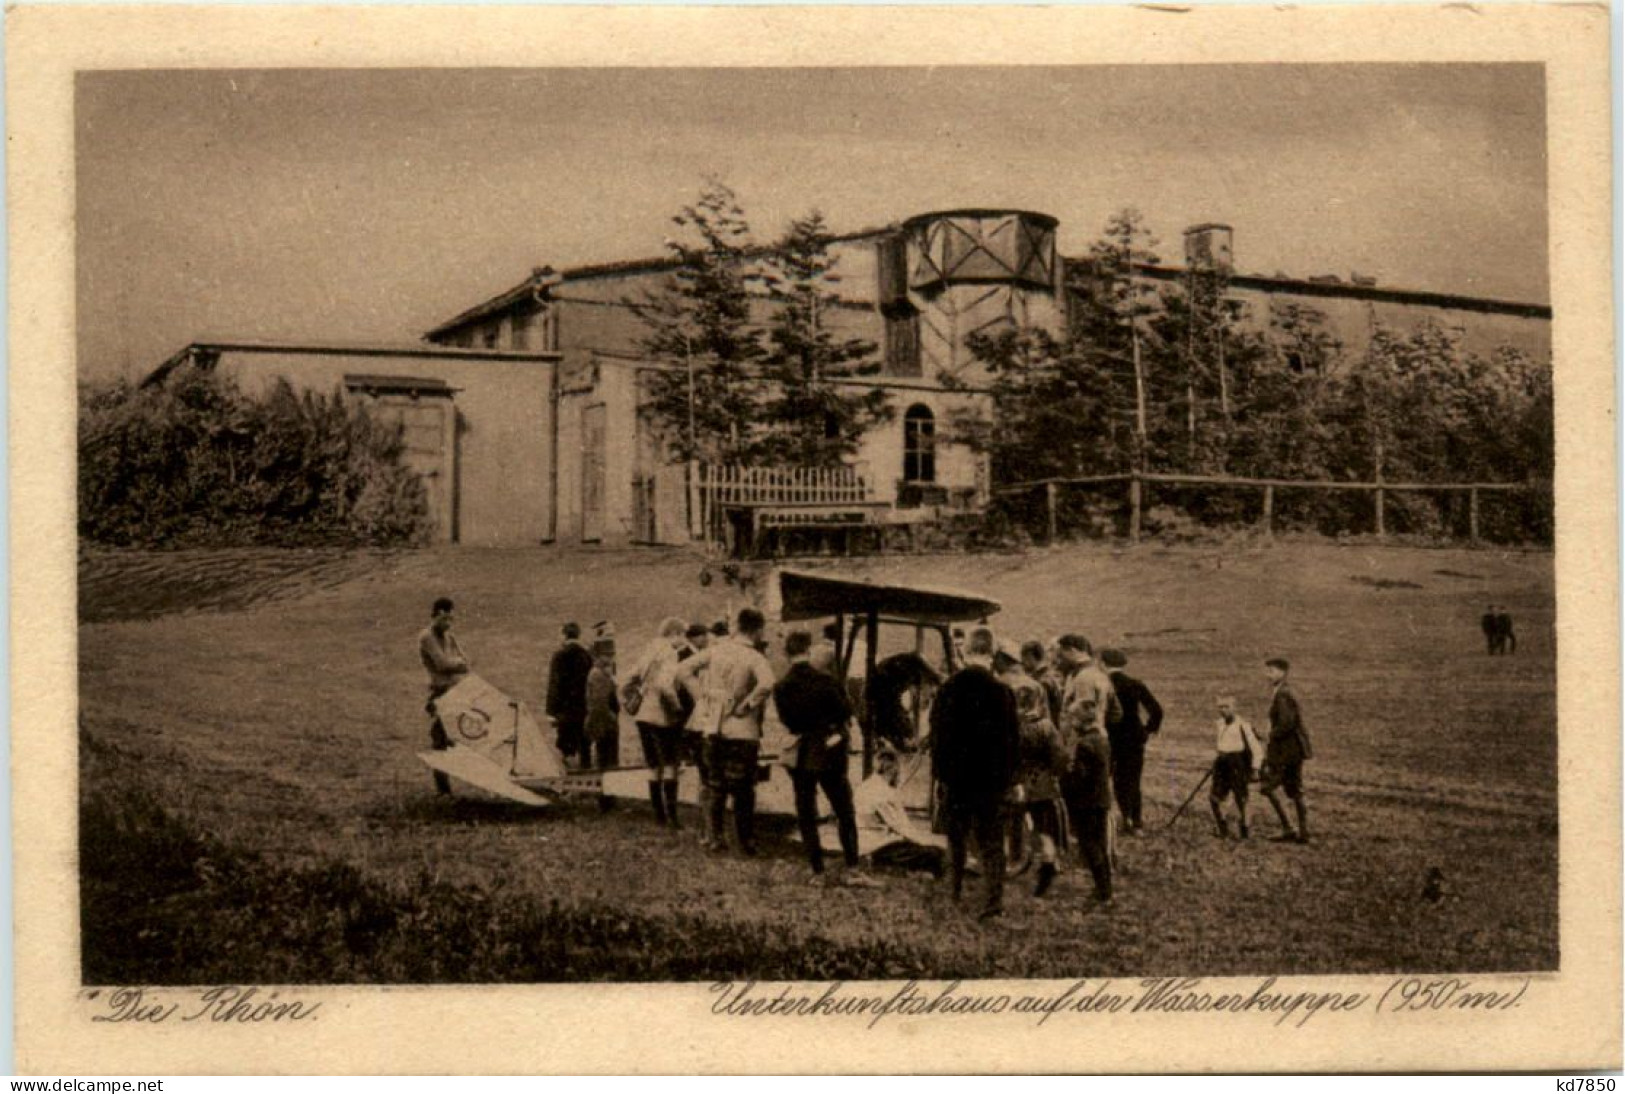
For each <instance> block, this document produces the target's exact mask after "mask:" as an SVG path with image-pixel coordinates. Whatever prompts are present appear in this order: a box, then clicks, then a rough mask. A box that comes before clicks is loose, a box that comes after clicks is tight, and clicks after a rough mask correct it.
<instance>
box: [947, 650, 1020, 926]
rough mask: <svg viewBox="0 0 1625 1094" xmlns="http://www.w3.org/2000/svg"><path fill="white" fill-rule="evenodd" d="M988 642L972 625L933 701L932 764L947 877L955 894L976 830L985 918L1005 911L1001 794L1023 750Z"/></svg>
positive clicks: (1007, 691) (1013, 705)
mask: <svg viewBox="0 0 1625 1094" xmlns="http://www.w3.org/2000/svg"><path fill="white" fill-rule="evenodd" d="M993 650H994V642H993V632H992V631H990V630H988V629H987V628H986V627H976V628H974V629H973V630H972V631H971V632H970V635H969V636H968V637H967V638H966V641H965V666H964V667H963V668H961V669H959V670H958V671H957V672H955V673H954V674H953V675H952V676H950V677H949V678H948V681H947V683H945V684H943V685H942V690H941V691H939V692H938V693H937V698H936V702H935V703H933V704H932V706H931V769H932V772H933V774H934V775H935V777H936V779H937V781H938V782H939V783H940V784H941V785H942V788H943V791H944V795H945V796H944V802H943V806H944V809H945V811H946V813H947V822H948V878H949V883H950V884H951V886H952V888H953V899H954V900H955V902H957V901H958V900H959V897H960V893H961V891H962V889H963V887H964V881H965V858H966V852H967V850H968V840H969V837H971V836H972V835H973V834H974V836H975V838H976V850H977V853H978V854H979V855H980V856H981V859H982V891H983V900H982V911H981V918H982V919H983V920H990V919H993V918H995V917H997V916H1000V915H1003V914H1004V824H1003V820H1004V800H1005V795H1006V794H1008V793H1009V791H1010V787H1011V785H1012V783H1014V781H1015V778H1016V774H1017V771H1018V768H1019V766H1020V755H1021V754H1020V748H1021V727H1020V723H1019V722H1018V720H1017V715H1016V697H1015V695H1014V694H1012V693H1011V691H1010V689H1009V688H1007V687H1005V686H1004V685H1003V684H1001V683H999V681H998V679H997V678H996V677H995V676H994V675H993Z"/></svg>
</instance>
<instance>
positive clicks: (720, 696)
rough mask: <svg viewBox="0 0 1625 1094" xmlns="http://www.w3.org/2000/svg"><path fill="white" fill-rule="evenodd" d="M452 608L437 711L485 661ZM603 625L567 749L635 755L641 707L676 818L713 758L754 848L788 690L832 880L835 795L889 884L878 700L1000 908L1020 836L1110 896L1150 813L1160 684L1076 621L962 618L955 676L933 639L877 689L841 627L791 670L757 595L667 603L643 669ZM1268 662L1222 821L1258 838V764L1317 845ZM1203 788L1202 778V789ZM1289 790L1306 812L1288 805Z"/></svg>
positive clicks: (562, 700) (578, 650)
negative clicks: (746, 600)
mask: <svg viewBox="0 0 1625 1094" xmlns="http://www.w3.org/2000/svg"><path fill="white" fill-rule="evenodd" d="M452 622H453V605H452V602H451V601H450V600H447V599H444V598H442V599H440V600H437V601H436V602H435V604H434V607H433V615H432V620H431V623H430V626H429V627H428V628H427V629H425V630H424V632H423V633H422V635H421V636H420V643H419V645H420V653H421V656H422V660H423V664H424V667H425V669H426V670H427V672H428V674H429V679H430V707H429V711H430V713H431V715H432V714H433V700H434V699H435V698H437V697H438V696H440V695H442V694H444V693H445V691H446V690H447V689H448V688H449V687H450V686H452V685H454V684H455V683H456V681H457V680H458V679H460V678H461V676H462V675H463V674H465V673H467V672H468V659H467V657H466V656H465V655H464V653H463V651H462V648H461V646H460V645H459V644H458V642H457V639H456V637H455V636H454V635H453V633H452V629H451V628H452ZM594 631H595V633H594V636H593V638H592V639H591V641H590V643H588V642H587V641H585V640H584V638H583V634H582V629H581V627H580V626H579V625H578V624H576V623H573V622H572V623H567V624H565V626H564V628H563V642H562V644H561V646H560V647H559V649H558V651H557V652H556V653H554V655H553V657H552V660H551V663H550V665H549V672H548V682H547V699H546V712H547V714H548V715H549V716H550V717H551V719H552V720H553V724H554V727H555V730H556V733H557V745H558V749H559V751H560V753H561V754H562V755H563V756H564V757H565V758H566V760H567V762H568V763H569V764H571V765H572V766H574V767H576V768H577V769H579V770H583V771H586V770H602V769H606V768H613V767H616V766H617V765H618V764H619V763H620V728H621V721H622V716H623V715H625V716H626V717H628V718H630V719H631V720H632V722H633V725H634V726H635V727H636V730H637V735H638V745H639V748H640V750H641V753H642V760H643V764H642V766H643V767H644V768H645V769H646V770H647V773H648V793H649V804H650V806H651V808H652V810H653V816H654V819H655V821H656V823H657V824H659V825H662V826H667V827H670V828H673V829H677V828H681V827H682V823H681V820H680V815H679V810H678V777H679V774H680V772H681V770H682V767H683V766H684V765H685V764H686V765H691V766H692V767H694V768H695V769H696V771H697V772H698V774H699V776H700V785H701V803H700V806H701V807H700V825H701V833H700V838H701V840H702V842H703V843H704V845H705V846H706V847H707V848H709V849H711V850H715V851H722V850H725V849H726V847H727V839H726V832H727V825H726V821H727V819H728V815H729V811H730V809H729V807H730V805H731V807H732V810H731V811H732V819H733V826H732V827H733V836H734V842H735V844H736V845H737V847H738V850H739V852H740V853H741V854H743V855H746V856H754V855H755V854H757V840H756V831H755V814H756V787H757V784H758V781H759V777H760V769H761V745H762V735H763V722H764V717H765V714H766V712H767V709H768V705H769V704H770V703H771V704H772V706H773V709H774V710H775V712H776V713H777V715H778V719H779V721H780V722H781V723H782V725H783V726H784V728H785V729H786V730H787V731H788V733H789V734H790V736H791V738H792V739H793V740H794V746H793V748H792V750H791V751H790V753H789V755H787V756H781V757H780V761H779V762H781V763H783V764H784V765H785V766H786V767H787V768H788V771H789V775H790V779H791V784H792V787H793V792H794V801H795V811H796V817H797V823H798V825H799V829H800V834H801V841H802V843H803V845H804V848H805V852H806V856H807V861H808V865H809V867H810V869H811V872H812V877H813V879H814V880H815V881H817V882H820V883H822V882H823V881H824V879H825V863H824V849H823V846H822V843H821V832H820V819H821V815H822V814H821V812H820V810H819V807H818V798H819V796H820V795H822V797H823V798H824V800H825V801H826V802H827V804H828V812H829V813H830V814H832V815H833V817H834V820H835V825H834V827H835V831H836V834H837V838H838V841H839V844H840V849H841V859H842V864H843V866H844V869H843V871H842V872H841V875H840V877H841V880H842V881H843V883H846V884H855V885H867V884H873V882H872V880H870V879H869V878H868V877H867V875H865V874H864V873H862V871H861V870H860V856H859V837H858V825H857V806H856V797H861V795H856V796H855V794H854V788H853V786H852V785H851V781H850V776H849V767H850V763H851V760H850V757H851V756H852V755H853V754H854V745H853V740H854V726H855V725H856V724H857V722H858V718H859V713H858V709H857V708H858V707H859V706H862V707H863V708H864V711H863V717H864V718H865V719H866V722H867V724H868V725H869V727H870V732H871V735H872V737H873V738H874V740H875V741H876V742H878V743H879V747H880V750H881V753H880V755H881V759H882V767H883V769H884V767H885V761H891V765H892V771H893V772H895V760H896V755H897V752H896V750H898V749H909V750H913V749H924V750H928V751H929V755H930V759H931V771H932V775H933V778H934V780H935V787H936V791H935V792H936V794H937V798H936V802H935V804H936V807H937V808H936V813H937V817H938V819H939V820H940V822H941V829H942V830H943V831H944V832H945V834H946V837H947V844H948V854H947V863H946V873H947V875H948V883H949V888H950V890H951V893H952V896H953V899H954V900H955V901H956V902H957V901H959V900H960V899H961V897H962V895H963V888H964V883H965V877H966V873H967V869H966V868H967V862H968V858H969V850H970V848H971V845H972V844H974V845H975V847H976V851H977V856H978V858H979V860H980V864H981V865H980V873H981V877H982V893H981V901H980V906H979V915H980V916H981V917H982V918H984V919H992V918H995V917H998V916H1000V915H1002V914H1003V911H1004V889H1005V881H1006V873H1007V870H1006V849H1007V846H1009V845H1010V844H1011V842H1012V838H1013V837H1014V838H1015V839H1016V840H1026V839H1030V840H1031V841H1032V846H1031V848H1030V851H1031V855H1032V860H1033V861H1034V862H1035V863H1036V865H1037V869H1036V883H1035V885H1034V888H1033V893H1034V896H1035V897H1038V898H1043V897H1044V896H1045V895H1046V894H1047V893H1048V892H1049V891H1050V889H1051V886H1052V885H1053V883H1054V880H1055V878H1056V876H1057V874H1058V872H1059V870H1060V868H1061V865H1062V860H1063V855H1064V854H1067V853H1070V852H1071V851H1072V848H1073V845H1074V844H1075V845H1076V855H1077V857H1078V859H1079V860H1080V861H1081V862H1082V863H1083V864H1084V865H1085V866H1086V867H1087V868H1088V871H1089V874H1090V877H1091V879H1092V881H1093V891H1094V898H1095V900H1096V901H1098V902H1100V903H1102V904H1109V903H1111V902H1112V900H1113V863H1114V858H1115V851H1114V847H1113V838H1114V831H1115V829H1114V817H1115V818H1117V821H1118V822H1120V825H1121V831H1122V832H1124V833H1126V834H1127V835H1129V836H1137V835H1140V834H1142V833H1143V831H1144V820H1143V815H1142V801H1141V793H1140V782H1141V777H1142V772H1143V768H1144V760H1145V753H1146V745H1147V742H1148V741H1149V740H1150V739H1151V738H1152V737H1153V736H1155V735H1156V733H1157V732H1158V731H1159V729H1160V728H1161V726H1162V722H1163V710H1162V707H1161V705H1160V704H1159V703H1158V702H1157V699H1156V697H1155V695H1153V693H1152V691H1151V689H1150V688H1149V687H1148V686H1147V685H1146V684H1145V683H1144V682H1143V681H1141V680H1139V679H1136V678H1135V677H1133V676H1131V675H1129V673H1128V671H1127V665H1128V658H1127V656H1126V655H1125V654H1124V653H1123V652H1122V651H1121V650H1117V649H1103V650H1101V651H1100V652H1099V656H1098V658H1097V656H1096V654H1095V650H1094V647H1093V646H1092V645H1091V643H1090V642H1089V640H1088V639H1087V638H1085V637H1083V636H1082V635H1078V634H1067V635H1063V636H1062V637H1061V638H1059V639H1058V640H1056V641H1055V642H1054V643H1053V644H1052V645H1051V646H1049V647H1046V646H1045V645H1044V644H1043V643H1041V642H1038V641H1028V642H1025V643H1022V644H1020V645H1017V644H1014V643H1010V642H1000V641H999V640H998V639H997V638H996V636H995V634H994V632H993V631H992V629H990V628H989V627H987V626H985V625H983V626H976V627H972V628H970V630H969V632H968V633H965V632H961V631H959V630H957V629H956V630H955V632H954V648H955V655H954V661H955V664H954V665H953V666H952V671H951V672H950V673H949V674H948V675H947V677H946V679H944V678H943V677H942V676H941V675H940V674H938V673H937V672H936V670H934V669H932V668H931V667H929V666H928V665H926V664H925V662H924V661H923V659H921V658H920V657H919V656H918V655H917V654H905V655H898V656H896V657H892V658H888V659H886V660H883V661H881V662H880V663H879V664H878V665H876V666H875V669H874V672H873V677H874V678H873V679H872V680H869V681H868V682H867V693H866V694H864V695H863V696H862V697H861V698H858V699H857V701H856V702H855V701H854V699H855V696H854V694H853V692H852V691H851V690H850V689H849V688H848V687H847V686H846V685H845V684H844V683H843V682H842V681H841V680H840V679H839V678H838V677H839V673H838V671H837V665H836V660H837V658H836V648H835V646H834V645H833V644H832V643H831V642H830V641H828V638H829V635H828V634H827V633H826V634H825V636H824V639H822V640H820V639H815V637H814V636H813V635H812V634H811V633H810V632H808V631H805V630H792V631H790V632H789V633H788V634H787V635H785V637H784V642H783V650H782V652H783V657H784V660H785V662H786V663H787V664H788V668H787V670H786V671H785V672H784V673H783V675H782V676H776V674H775V672H774V669H773V667H772V664H771V663H770V662H769V660H768V656H767V654H768V652H769V647H768V644H767V641H766V639H765V637H764V635H765V631H766V621H765V619H764V618H763V616H762V613H761V612H759V611H757V610H756V609H754V608H745V609H743V610H741V611H740V612H739V613H738V615H737V617H736V618H735V620H734V625H733V627H732V629H731V630H730V628H729V626H728V625H727V624H726V622H719V623H716V624H712V625H706V624H703V623H685V622H684V621H683V620H680V619H676V618H669V619H666V620H663V621H662V622H661V624H660V625H659V627H658V628H657V629H656V635H655V637H654V638H653V639H652V640H651V641H650V642H649V643H648V645H647V646H645V647H644V648H643V649H642V650H641V651H640V652H639V654H638V656H637V657H636V658H635V659H633V660H632V661H631V662H629V663H628V665H627V667H626V669H625V671H624V672H623V671H618V669H617V663H616V647H615V638H614V635H613V633H612V632H611V630H610V628H609V626H608V625H607V624H604V623H600V624H598V625H597V626H596V627H595V628H594ZM1265 667H1266V671H1267V674H1268V676H1269V679H1270V684H1271V701H1270V708H1269V731H1268V733H1267V735H1266V736H1265V737H1264V738H1263V739H1262V740H1260V737H1259V734H1258V733H1257V732H1255V730H1254V729H1253V727H1252V725H1251V724H1250V723H1248V721H1247V720H1246V719H1245V718H1242V717H1241V716H1240V715H1239V714H1238V713H1237V710H1236V703H1235V700H1234V698H1233V697H1231V696H1228V695H1225V696H1220V697H1219V699H1218V718H1217V721H1216V724H1215V757H1214V761H1213V764H1212V767H1211V769H1210V770H1209V772H1208V774H1207V776H1206V778H1205V779H1204V781H1208V780H1211V786H1210V788H1209V805H1210V807H1211V810H1212V815H1213V823H1214V833H1215V835H1216V836H1218V837H1220V838H1225V839H1229V838H1232V834H1234V836H1235V837H1236V838H1240V839H1247V838H1249V836H1250V828H1249V825H1248V819H1247V803H1248V797H1249V786H1250V784H1252V783H1253V782H1255V781H1256V782H1258V783H1259V785H1260V790H1261V792H1262V793H1263V795H1264V797H1265V798H1266V800H1268V801H1269V802H1270V804H1271V805H1272V806H1273V808H1274V812H1275V814H1276V817H1277V819H1278V820H1279V821H1280V825H1281V835H1280V836H1278V837H1277V839H1279V840H1283V841H1288V842H1297V843H1306V842H1308V840H1309V827H1308V811H1307V808H1306V806H1305V803H1304V796H1303V765H1304V762H1305V761H1306V760H1308V759H1309V758H1310V756H1311V749H1310V744H1309V736H1308V733H1307V730H1306V729H1305V728H1304V724H1303V718H1302V714H1301V711H1300V709H1299V706H1298V703H1297V699H1296V696H1295V695H1294V693H1293V692H1292V689H1291V688H1290V686H1289V685H1288V683H1287V677H1288V674H1289V672H1290V665H1289V664H1288V663H1287V661H1286V660H1284V659H1281V658H1271V659H1270V660H1269V661H1267V662H1266V663H1265ZM932 690H934V692H935V694H934V696H931V697H930V698H929V699H927V697H926V693H929V692H930V691H932ZM905 697H912V698H913V701H914V702H916V703H919V704H920V708H919V709H924V704H926V703H927V702H929V711H930V715H929V730H928V732H927V733H926V734H925V736H924V738H923V739H915V736H916V735H915V726H916V725H917V719H915V718H914V717H911V716H910V714H909V712H908V711H907V710H906V709H905V707H904V703H905ZM430 736H431V742H432V743H433V746H434V747H435V748H445V747H449V741H448V739H447V737H446V734H445V731H444V729H443V728H442V727H441V726H440V723H439V722H438V721H435V722H434V724H433V726H432V727H431V733H430ZM435 780H436V785H437V787H438V788H439V789H440V791H441V792H442V793H447V792H449V786H448V785H447V784H446V781H445V776H444V775H441V774H439V773H436V776H435ZM860 789H862V788H860ZM1200 789H1201V785H1200V784H1198V786H1197V788H1196V790H1195V791H1193V792H1192V797H1194V796H1195V794H1196V793H1197V792H1199V791H1200ZM1283 795H1284V797H1285V798H1286V799H1287V800H1289V801H1290V802H1292V804H1293V807H1294V811H1295V814H1296V815H1295V819H1294V818H1292V817H1289V816H1288V814H1287V811H1286V809H1285V807H1284V806H1283V805H1282V801H1281V798H1282V796H1283ZM1227 799H1229V800H1231V801H1233V803H1234V806H1235V810H1236V827H1235V829H1234V833H1232V829H1231V827H1230V824H1229V822H1228V821H1227V819H1226V817H1225V814H1224V810H1223V806H1224V803H1225V801H1226V800H1227ZM1024 851H1025V848H1024Z"/></svg>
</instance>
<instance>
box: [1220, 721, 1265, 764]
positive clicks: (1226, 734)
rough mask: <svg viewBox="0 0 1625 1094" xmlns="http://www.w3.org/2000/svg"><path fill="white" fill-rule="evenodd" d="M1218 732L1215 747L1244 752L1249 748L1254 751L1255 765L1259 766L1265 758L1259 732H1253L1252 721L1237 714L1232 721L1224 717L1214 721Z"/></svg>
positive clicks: (1224, 750) (1225, 750)
mask: <svg viewBox="0 0 1625 1094" xmlns="http://www.w3.org/2000/svg"><path fill="white" fill-rule="evenodd" d="M1213 728H1214V731H1215V732H1216V734H1217V740H1216V741H1215V747H1216V748H1217V749H1218V750H1219V751H1220V752H1244V751H1246V750H1248V749H1251V750H1252V753H1253V766H1255V767H1256V766H1257V765H1258V763H1259V761H1260V760H1262V759H1263V758H1264V748H1263V746H1262V745H1260V744H1259V743H1258V734H1256V733H1254V732H1253V727H1252V723H1250V722H1248V721H1247V719H1245V718H1243V717H1242V716H1241V715H1239V714H1238V715H1236V716H1235V718H1233V719H1232V720H1230V721H1228V722H1227V721H1225V720H1224V719H1223V718H1222V717H1221V718H1217V719H1215V720H1214V722H1213Z"/></svg>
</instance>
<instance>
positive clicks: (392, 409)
mask: <svg viewBox="0 0 1625 1094" xmlns="http://www.w3.org/2000/svg"><path fill="white" fill-rule="evenodd" d="M370 409H371V411H372V413H373V416H374V417H375V418H377V419H378V420H380V421H384V422H399V423H400V425H401V439H402V441H403V442H404V443H405V449H406V450H405V452H404V453H403V455H402V458H403V461H404V462H405V463H406V466H408V467H410V468H411V469H412V470H413V471H416V472H417V473H418V477H419V478H421V479H422V480H423V492H424V494H425V495H427V498H428V502H429V517H430V519H432V520H433V521H434V539H435V542H436V543H455V542H457V506H456V497H455V494H454V490H455V485H456V467H455V464H454V461H455V459H456V439H455V433H454V432H453V431H454V429H455V427H456V421H457V418H456V415H457V407H456V405H455V404H454V403H453V402H452V400H451V398H450V396H449V395H445V394H439V395H417V396H408V395H380V396H377V397H376V398H374V399H373V400H372V405H371V407H370Z"/></svg>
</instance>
